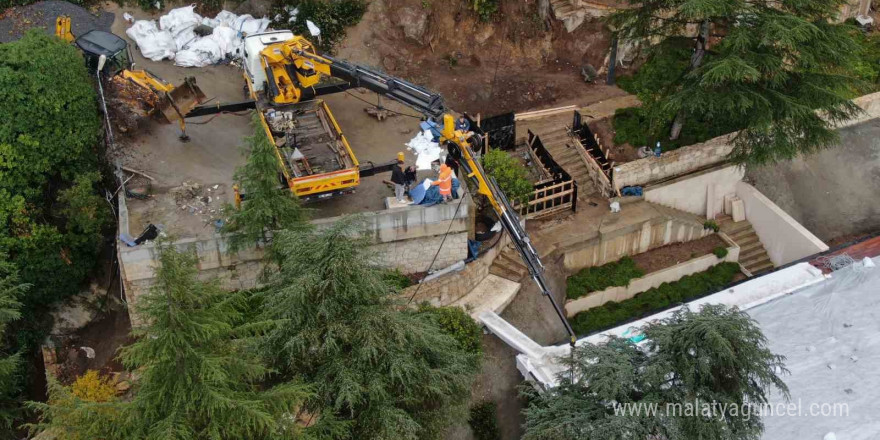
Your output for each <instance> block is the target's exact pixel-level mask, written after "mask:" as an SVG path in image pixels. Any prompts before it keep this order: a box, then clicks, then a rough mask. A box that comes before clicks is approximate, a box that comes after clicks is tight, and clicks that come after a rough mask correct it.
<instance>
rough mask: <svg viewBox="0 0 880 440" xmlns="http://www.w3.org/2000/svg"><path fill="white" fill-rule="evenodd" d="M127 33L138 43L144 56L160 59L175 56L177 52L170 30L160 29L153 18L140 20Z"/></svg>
mask: <svg viewBox="0 0 880 440" xmlns="http://www.w3.org/2000/svg"><path fill="white" fill-rule="evenodd" d="M125 34H126V35H128V36H129V37H131V39H132V40H134V41H135V43H137V46H138V49H140V51H141V54H142V55H143V56H144V58H148V59H150V60H153V61H160V60H164V59H166V58H168V59H171V58H174V53H175V52H177V44H175V42H174V37H172V36H171V33H170V32H168V31H160V30H159V28H158V27H157V26H156V22H155V21H153V20H138V21H136V22H134V25H132V26H131V27H130V28H128V29H127V30H126V31H125Z"/></svg>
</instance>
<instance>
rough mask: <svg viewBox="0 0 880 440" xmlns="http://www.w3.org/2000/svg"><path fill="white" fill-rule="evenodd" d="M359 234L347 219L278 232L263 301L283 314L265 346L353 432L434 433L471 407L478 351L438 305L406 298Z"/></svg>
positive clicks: (323, 409)
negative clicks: (444, 321) (427, 307)
mask: <svg viewBox="0 0 880 440" xmlns="http://www.w3.org/2000/svg"><path fill="white" fill-rule="evenodd" d="M357 234H358V229H357V222H356V221H355V220H351V219H349V220H348V221H342V222H337V223H336V224H334V225H332V226H330V227H328V228H326V229H323V230H311V231H298V232H291V231H282V232H279V233H277V234H276V236H275V238H274V240H273V243H272V252H273V256H274V259H275V261H277V262H278V272H277V274H276V275H275V277H274V278H273V279H272V280H271V281H270V283H269V287H267V288H266V289H264V307H263V310H264V312H265V317H266V318H267V319H273V320H278V321H279V322H280V323H281V324H280V325H279V326H278V327H276V328H275V329H274V330H273V331H272V332H271V333H270V334H269V339H268V344H267V353H268V355H269V356H271V357H272V358H274V359H275V361H276V364H277V366H278V368H279V369H282V370H283V371H285V372H286V374H287V375H301V376H302V377H303V378H304V379H305V380H306V382H308V383H311V384H314V386H315V390H316V393H317V395H316V397H315V398H314V399H310V400H309V401H308V402H307V407H308V408H309V410H310V411H313V412H317V413H320V414H327V415H329V414H334V415H335V416H336V417H338V418H340V419H342V420H347V421H350V425H349V428H348V429H349V436H350V437H351V438H370V439H389V440H390V439H426V438H436V437H437V436H439V435H440V434H441V433H442V432H443V429H444V428H445V427H446V426H448V423H449V421H450V417H451V414H453V413H452V411H455V410H456V409H461V410H462V411H464V410H465V409H464V408H463V406H461V404H463V403H464V402H465V401H466V400H467V396H468V395H469V387H470V384H471V381H472V378H473V376H474V373H475V372H476V371H477V369H478V355H477V354H475V353H474V352H473V351H469V348H467V347H465V346H464V343H463V342H459V341H458V340H456V339H455V338H454V337H453V336H452V335H450V334H449V333H448V332H445V331H444V330H443V329H442V328H441V327H440V324H439V323H438V320H437V318H436V315H434V314H433V313H430V312H425V311H423V312H419V311H417V310H412V309H407V308H405V307H402V306H403V304H401V303H400V302H399V300H398V299H397V298H398V297H397V296H396V293H397V292H396V291H395V289H394V287H392V286H391V285H389V283H388V282H387V280H386V279H385V277H384V276H383V271H382V270H379V269H378V268H377V267H376V266H374V265H373V264H372V263H371V261H373V260H372V259H371V258H370V254H369V251H368V250H367V245H368V242H366V241H365V240H364V239H361V238H359V237H358V235H357ZM468 319H470V318H468ZM471 350H472V348H471ZM462 414H463V413H462Z"/></svg>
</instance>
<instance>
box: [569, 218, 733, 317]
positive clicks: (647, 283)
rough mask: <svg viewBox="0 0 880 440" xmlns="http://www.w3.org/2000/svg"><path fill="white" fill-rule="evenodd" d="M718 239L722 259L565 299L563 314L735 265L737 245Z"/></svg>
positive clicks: (709, 259) (700, 260) (709, 257)
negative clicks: (724, 251)
mask: <svg viewBox="0 0 880 440" xmlns="http://www.w3.org/2000/svg"><path fill="white" fill-rule="evenodd" d="M718 236H719V237H720V238H721V239H722V240H724V242H725V243H727V255H726V256H725V257H724V258H723V259H720V258H718V257H716V256H715V255H714V254H709V255H703V256H702V257H697V258H694V259H692V260H689V261H685V262H684V263H679V264H676V265H675V266H672V267H667V268H666V269H661V270H658V271H656V272H652V273H649V274H647V275H645V276H643V277H641V278H635V279H633V280H630V282H629V285H627V286H617V287H609V288H607V289H605V290H602V291H600V292H593V293H590V294H589V295H587V296H585V297H582V298H578V299H574V300H568V301H566V302H565V314H566V315H567V316H568V317H569V318H571V317H572V316H574V315H576V314H578V313H580V312H583V311H584V310H589V309H592V308H593V307H599V306H601V305H602V304H605V303H607V302H609V301H614V302H621V301H624V300H627V299H630V298H632V297H634V296H636V295H637V294H639V293H642V292H644V291H646V290H648V289H651V288H654V287H657V286H659V285H661V284H663V283H671V282H674V281H678V280H679V279H681V277H683V276H685V275H691V274H694V273H697V272H702V271H704V270H706V269H709V268H710V267H712V266H714V265H716V264H718V263H721V262H722V261H729V262H733V263H736V262H737V260H739V246H737V245H736V244H735V243H734V242H733V241H731V240H730V239H729V238H728V237H727V236H726V235H724V234H721V233H719V234H718Z"/></svg>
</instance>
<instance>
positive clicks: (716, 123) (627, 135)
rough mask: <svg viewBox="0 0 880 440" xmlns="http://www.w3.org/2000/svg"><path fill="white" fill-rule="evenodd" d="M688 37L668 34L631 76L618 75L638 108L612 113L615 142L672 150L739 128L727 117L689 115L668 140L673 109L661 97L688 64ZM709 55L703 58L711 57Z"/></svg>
mask: <svg viewBox="0 0 880 440" xmlns="http://www.w3.org/2000/svg"><path fill="white" fill-rule="evenodd" d="M692 46H693V43H692V41H691V40H689V39H686V38H680V37H671V38H668V39H666V40H665V41H663V42H662V43H661V44H658V45H657V46H655V47H653V48H652V49H651V51H650V54H649V56H648V59H647V60H646V61H645V63H644V64H643V65H642V66H641V67H640V68H639V70H638V71H636V73H635V74H634V75H632V76H626V77H622V78H619V79H618V81H617V84H618V86H620V87H621V88H622V89H624V90H626V91H627V92H629V93H632V94H634V95H636V96H638V97H639V100H640V101H641V102H642V106H641V107H626V108H621V109H617V110H616V111H615V112H614V119H613V120H612V123H613V125H614V131H615V135H614V142H615V143H616V144H623V143H628V144H630V145H631V146H633V147H635V148H638V147H641V146H648V147H651V148H652V149H653V148H654V145H656V144H657V142H658V141H659V142H660V148H661V150H662V151H671V150H674V149H676V148H679V147H681V146H684V145H691V144H694V143H698V142H703V141H706V140H709V139H712V138H714V137H718V136H721V135H724V134H727V133H730V132H732V131H736V130H737V129H739V126H738V125H735V124H731V123H729V121H726V120H719V119H708V118H704V117H702V116H700V115H695V116H692V117H691V119H689V123H688V124H685V126H684V129H683V130H682V132H681V135H680V137H679V138H678V139H676V140H674V141H673V140H669V130H670V128H671V126H672V121H673V119H674V118H675V112H674V111H671V110H670V109H669V108H667V107H666V106H665V102H664V98H665V97H666V95H668V94H669V93H670V92H671V91H672V90H675V89H676V87H677V85H678V83H679V82H680V81H681V80H682V78H683V75H684V72H686V71H687V68H688V65H689V64H690V58H691V53H692V52H693V48H692ZM712 56H713V55H712V54H711V53H710V54H708V55H707V56H706V58H705V59H706V60H709V59H712Z"/></svg>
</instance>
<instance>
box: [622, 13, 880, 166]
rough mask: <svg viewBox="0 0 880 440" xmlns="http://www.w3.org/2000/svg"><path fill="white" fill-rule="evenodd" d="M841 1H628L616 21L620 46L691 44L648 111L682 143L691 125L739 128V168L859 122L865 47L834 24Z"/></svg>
mask: <svg viewBox="0 0 880 440" xmlns="http://www.w3.org/2000/svg"><path fill="white" fill-rule="evenodd" d="M839 4H840V2H839V1H838V0H807V1H794V0H783V1H781V2H769V1H758V2H754V1H746V0H734V1H729V0H673V1H657V0H633V1H632V2H631V5H632V6H633V7H632V8H628V9H623V10H620V11H618V12H615V13H614V14H612V16H611V17H610V19H609V23H610V24H611V26H612V27H613V28H614V29H616V32H617V33H618V35H619V36H620V37H621V38H622V39H625V40H630V41H638V42H641V43H644V44H649V43H650V42H663V41H665V40H666V39H668V38H675V37H678V36H688V37H693V38H694V39H695V44H694V49H693V53H692V55H691V57H690V61H689V62H688V63H687V67H686V68H684V69H683V70H679V71H677V72H674V74H675V75H676V77H677V79H676V80H675V81H673V82H671V83H669V84H668V85H667V86H666V87H663V88H661V89H659V90H657V91H656V96H654V97H652V100H655V101H649V102H648V103H647V104H649V105H652V107H651V108H652V109H653V111H654V118H656V119H659V120H660V121H665V123H661V124H660V126H663V127H665V128H666V129H668V130H670V138H671V139H676V138H677V137H678V136H679V132H680V130H681V127H682V126H683V125H685V124H688V123H689V122H688V121H695V122H694V123H699V121H713V122H715V123H718V124H720V125H721V126H725V127H732V128H734V129H738V130H740V131H739V133H738V134H737V135H736V137H735V138H734V140H733V145H734V149H733V152H732V153H731V155H730V157H731V159H732V160H733V161H734V162H737V163H756V164H760V163H767V162H774V161H778V160H783V159H790V158H793V157H796V156H798V155H800V154H808V153H811V152H814V151H817V150H818V149H821V148H823V147H828V146H830V145H832V144H833V143H834V142H835V141H836V139H837V136H836V133H835V131H834V130H833V127H834V124H835V123H837V122H841V121H844V120H847V119H850V118H851V117H853V116H854V115H856V114H858V112H859V111H860V109H859V108H858V107H857V106H856V105H855V104H853V103H852V102H851V101H850V100H849V98H850V97H852V95H853V93H854V91H857V90H860V89H861V88H862V86H863V84H862V83H861V82H860V81H859V80H858V79H857V78H855V77H854V75H853V74H852V73H851V72H852V71H851V70H850V68H851V67H852V66H854V65H856V64H857V63H858V61H859V53H860V51H861V47H860V46H859V45H858V44H857V43H856V41H855V40H854V39H853V36H852V34H851V32H850V31H851V29H850V28H849V27H848V26H845V25H837V24H833V23H832V22H833V20H834V18H835V17H836V14H837V12H838V6H839Z"/></svg>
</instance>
